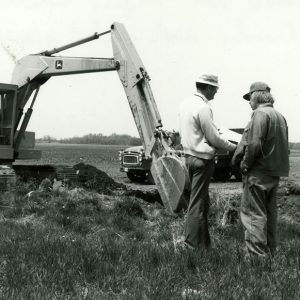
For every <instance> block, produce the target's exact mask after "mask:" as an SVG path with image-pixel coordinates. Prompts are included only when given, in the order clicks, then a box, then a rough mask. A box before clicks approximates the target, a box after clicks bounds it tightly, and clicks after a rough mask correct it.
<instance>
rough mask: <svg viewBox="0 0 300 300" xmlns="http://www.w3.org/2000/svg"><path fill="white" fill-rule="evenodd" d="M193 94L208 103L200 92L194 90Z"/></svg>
mask: <svg viewBox="0 0 300 300" xmlns="http://www.w3.org/2000/svg"><path fill="white" fill-rule="evenodd" d="M194 95H195V96H197V97H200V98H202V100H203V101H204V102H205V103H207V104H208V100H207V98H206V97H205V96H204V95H203V94H201V93H200V92H196V93H195V94H194Z"/></svg>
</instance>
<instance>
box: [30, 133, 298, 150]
mask: <svg viewBox="0 0 300 300" xmlns="http://www.w3.org/2000/svg"><path fill="white" fill-rule="evenodd" d="M36 142H38V143H62V144H99V145H128V146H138V145H141V144H142V141H141V139H140V138H139V137H133V136H131V135H128V134H116V133H113V134H111V135H108V136H106V135H103V134H101V133H96V134H93V133H90V134H87V135H84V136H81V137H78V136H75V137H71V138H65V139H56V138H55V137H51V136H49V135H45V136H44V137H42V138H39V139H37V140H36ZM289 148H290V149H300V143H293V142H290V143H289Z"/></svg>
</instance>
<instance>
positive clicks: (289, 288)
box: [0, 187, 300, 299]
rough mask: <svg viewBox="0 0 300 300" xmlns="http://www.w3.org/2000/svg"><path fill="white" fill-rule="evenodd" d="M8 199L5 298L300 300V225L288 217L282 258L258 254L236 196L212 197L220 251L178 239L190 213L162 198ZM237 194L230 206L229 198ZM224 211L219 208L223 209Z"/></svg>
mask: <svg viewBox="0 0 300 300" xmlns="http://www.w3.org/2000/svg"><path fill="white" fill-rule="evenodd" d="M26 192H27V190H26V188H24V187H23V190H22V192H19V193H17V194H6V195H5V197H4V196H2V197H1V199H0V200H1V203H5V204H6V208H4V205H3V208H2V218H1V224H0V225H1V226H0V240H1V243H0V298H1V299H182V296H181V294H182V291H183V290H184V289H186V288H190V289H194V290H197V294H195V295H194V296H193V295H192V296H190V297H189V298H188V299H299V298H300V289H299V288H300V286H299V284H300V247H299V246H300V240H299V237H300V228H299V224H298V223H292V224H291V223H288V222H287V221H282V222H280V224H279V240H281V244H280V245H279V247H278V251H277V253H276V255H275V257H274V258H273V259H266V260H263V261H258V262H255V261H254V262H249V261H247V259H246V258H245V256H244V250H243V248H244V242H243V230H242V227H241V224H240V223H239V221H238V219H235V220H234V222H228V223H226V224H224V222H223V221H222V220H223V216H222V214H220V211H222V212H223V213H224V212H226V211H228V207H234V208H235V202H236V201H237V197H238V196H237V195H235V196H233V197H229V198H226V199H225V200H224V201H225V202H224V201H222V199H220V198H218V194H213V195H212V209H211V214H210V223H211V235H212V240H213V249H212V250H211V251H209V252H206V251H190V250H187V249H184V248H182V247H181V246H180V245H178V244H176V243H174V240H175V239H176V238H177V237H179V236H180V235H181V233H182V228H183V222H184V219H182V218H179V217H174V216H171V215H168V214H167V213H166V212H165V211H164V210H163V209H162V207H161V206H160V205H159V204H148V203H145V202H140V201H138V200H137V199H136V198H134V197H118V196H106V195H99V194H96V193H93V192H87V191H84V190H81V189H77V190H76V189H75V190H68V189H66V190H64V191H61V192H56V193H47V192H44V193H36V194H33V196H31V197H25V195H26V194H27V193H26ZM229 202H230V204H229ZM218 210H219V212H218Z"/></svg>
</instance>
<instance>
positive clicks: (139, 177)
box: [127, 172, 147, 183]
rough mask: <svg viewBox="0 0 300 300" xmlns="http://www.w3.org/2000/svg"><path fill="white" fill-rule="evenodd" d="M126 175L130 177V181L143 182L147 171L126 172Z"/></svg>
mask: <svg viewBox="0 0 300 300" xmlns="http://www.w3.org/2000/svg"><path fill="white" fill-rule="evenodd" d="M127 177H128V178H129V179H130V181H132V182H135V183H144V182H145V181H146V179H147V173H146V172H145V173H143V172H139V173H135V172H127Z"/></svg>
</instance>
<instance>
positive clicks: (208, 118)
mask: <svg viewBox="0 0 300 300" xmlns="http://www.w3.org/2000/svg"><path fill="white" fill-rule="evenodd" d="M199 120H200V126H201V129H202V131H203V133H204V135H205V138H206V139H207V141H208V143H209V144H210V145H212V146H213V147H215V148H217V149H223V150H228V151H234V150H235V148H236V145H235V144H233V143H231V142H229V141H227V140H225V139H224V138H222V137H221V135H220V133H219V131H218V128H217V126H216V124H215V123H214V120H213V115H212V111H211V109H210V107H209V106H208V107H205V108H204V109H202V111H201V113H200V114H199Z"/></svg>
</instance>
